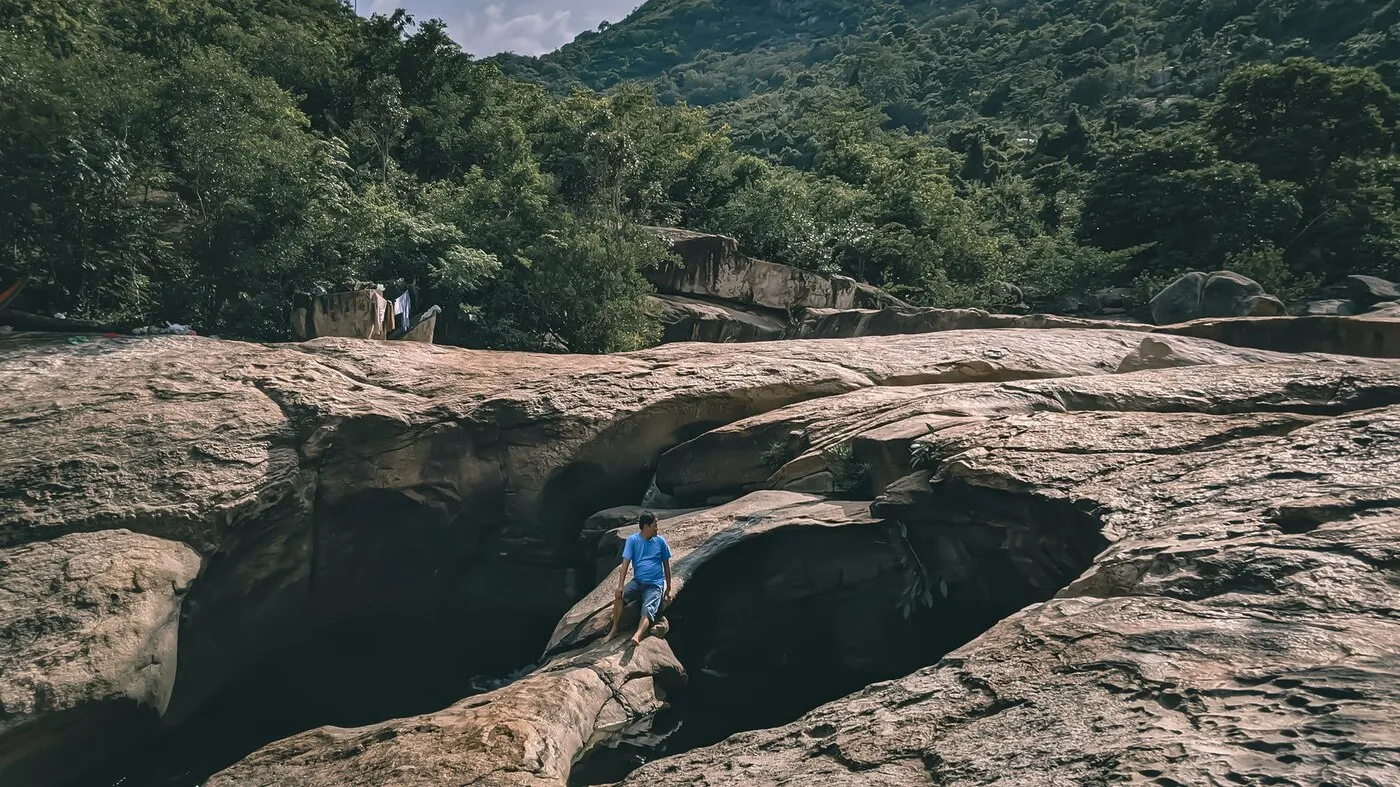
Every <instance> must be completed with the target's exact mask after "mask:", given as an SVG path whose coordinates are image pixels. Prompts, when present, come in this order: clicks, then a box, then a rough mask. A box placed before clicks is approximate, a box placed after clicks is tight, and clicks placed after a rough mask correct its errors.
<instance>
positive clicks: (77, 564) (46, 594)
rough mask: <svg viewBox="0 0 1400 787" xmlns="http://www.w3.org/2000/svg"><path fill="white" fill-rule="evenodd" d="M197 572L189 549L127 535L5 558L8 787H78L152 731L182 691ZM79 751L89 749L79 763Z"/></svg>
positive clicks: (1, 577)
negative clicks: (182, 631)
mask: <svg viewBox="0 0 1400 787" xmlns="http://www.w3.org/2000/svg"><path fill="white" fill-rule="evenodd" d="M34 491H35V492H38V493H41V494H42V492H41V491H40V490H34ZM199 569H200V558H199V555H198V554H197V553H196V552H195V551H194V550H193V549H191V548H190V547H188V546H186V545H185V544H181V543H179V542H176V541H168V540H165V539H161V538H155V537H153V536H148V535H139V534H136V533H132V532H130V531H126V530H106V531H102V532H97V533H69V534H67V535H62V536H59V537H58V538H55V539H53V540H49V541H36V542H32V543H26V544H21V545H17V546H13V547H10V548H9V549H2V550H0V740H4V739H9V740H10V741H11V743H10V744H9V745H6V746H4V747H0V774H4V775H5V780H4V781H5V783H6V784H43V783H62V782H65V781H69V780H72V779H75V778H77V777H80V776H82V775H83V766H84V764H85V763H87V762H91V761H93V760H99V759H102V758H108V757H113V756H115V755H118V754H120V753H121V752H122V750H123V748H124V747H125V746H128V745H130V744H132V743H134V742H139V740H140V738H141V736H142V735H150V734H152V733H153V732H154V731H155V730H156V729H157V727H158V719H159V716H160V714H161V713H163V712H164V711H165V709H166V707H167V706H168V705H169V702H170V696H171V692H172V690H173V689H174V685H175V669H176V664H177V661H176V637H177V632H178V629H179V619H180V606H181V602H182V600H183V599H184V597H185V593H186V592H187V591H188V590H189V587H190V583H191V582H193V581H194V580H195V578H196V577H197V576H198V574H199ZM78 739H83V740H86V741H87V745H86V746H84V752H83V757H81V758H74V756H73V750H72V746H73V744H74V743H75V742H76V740H78Z"/></svg>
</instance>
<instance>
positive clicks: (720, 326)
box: [650, 295, 787, 344]
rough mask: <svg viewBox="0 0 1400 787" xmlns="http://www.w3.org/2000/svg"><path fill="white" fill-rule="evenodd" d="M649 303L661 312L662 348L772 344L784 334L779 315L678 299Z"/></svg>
mask: <svg viewBox="0 0 1400 787" xmlns="http://www.w3.org/2000/svg"><path fill="white" fill-rule="evenodd" d="M650 300H651V302H652V303H653V304H655V305H656V307H657V308H658V309H659V311H660V315H661V327H662V334H661V343H662V344H671V343H673V342H761V341H773V340H775V339H781V338H783V336H784V334H786V333H787V319H786V315H785V314H784V313H782V312H777V311H771V310H767V309H760V308H755V307H748V308H744V307H740V306H738V305H735V304H728V303H723V302H718V301H703V300H699V299H697V298H687V297H684V296H681V295H656V296H652V297H651V299H650Z"/></svg>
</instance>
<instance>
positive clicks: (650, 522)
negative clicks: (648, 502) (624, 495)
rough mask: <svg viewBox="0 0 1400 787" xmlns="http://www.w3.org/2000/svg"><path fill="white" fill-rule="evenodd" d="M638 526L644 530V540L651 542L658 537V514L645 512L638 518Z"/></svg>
mask: <svg viewBox="0 0 1400 787" xmlns="http://www.w3.org/2000/svg"><path fill="white" fill-rule="evenodd" d="M637 524H638V525H639V526H641V528H642V538H645V539H646V540H648V541H650V540H651V539H652V537H653V536H655V535H656V530H657V527H656V514H653V513H652V512H650V511H643V512H642V515H641V516H640V517H638V518H637Z"/></svg>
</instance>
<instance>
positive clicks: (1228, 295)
mask: <svg viewBox="0 0 1400 787" xmlns="http://www.w3.org/2000/svg"><path fill="white" fill-rule="evenodd" d="M1149 308H1150V309H1151V310H1152V321H1153V322H1155V323H1156V324H1158V325H1173V324H1176V323H1182V322H1189V321H1191V320H1198V319H1201V318H1203V317H1277V316H1282V315H1284V314H1287V313H1288V312H1287V309H1286V308H1285V307H1284V305H1283V302H1282V301H1280V300H1279V299H1277V298H1275V297H1273V296H1272V295H1268V294H1266V293H1265V292H1264V288H1263V287H1261V286H1260V285H1259V283H1258V282H1256V281H1254V280H1253V279H1250V278H1247V277H1245V276H1241V275H1240V274H1238V273H1234V272H1233V271H1216V272H1215V273H1211V274H1205V273H1201V272H1199V271H1193V272H1191V273H1188V274H1186V275H1184V276H1182V277H1181V278H1179V279H1177V280H1176V281H1174V282H1172V283H1171V284H1169V285H1167V287H1166V288H1165V289H1163V290H1162V291H1161V292H1159V293H1157V295H1156V297H1154V298H1153V299H1152V302H1151V303H1150V304H1149Z"/></svg>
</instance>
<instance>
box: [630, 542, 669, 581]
mask: <svg viewBox="0 0 1400 787" xmlns="http://www.w3.org/2000/svg"><path fill="white" fill-rule="evenodd" d="M622 559H623V560H630V561H632V574H633V575H634V576H636V577H637V582H638V583H640V584H643V585H653V586H655V587H659V588H664V587H666V567H665V566H663V565H662V563H663V561H667V560H670V559H671V545H670V544H667V543H666V539H664V538H662V537H661V536H659V535H656V536H652V537H651V540H650V541H648V540H646V539H645V538H642V534H641V533H633V534H632V535H630V536H628V537H627V544H626V545H625V546H623V547H622Z"/></svg>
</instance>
